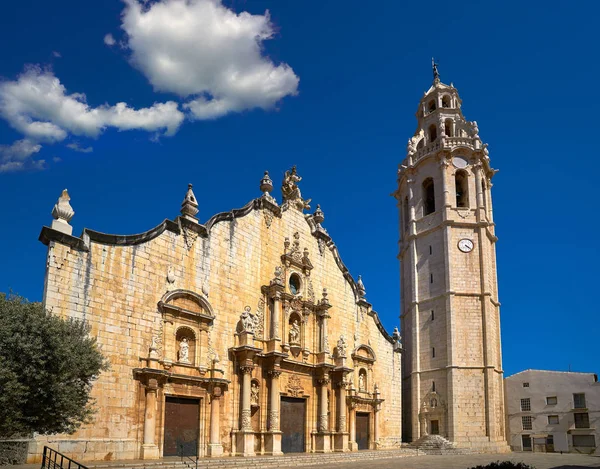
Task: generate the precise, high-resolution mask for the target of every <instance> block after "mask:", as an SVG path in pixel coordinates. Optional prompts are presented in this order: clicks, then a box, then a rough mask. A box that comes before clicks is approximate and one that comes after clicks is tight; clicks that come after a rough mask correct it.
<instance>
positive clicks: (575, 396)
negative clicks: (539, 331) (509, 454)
mask: <svg viewBox="0 0 600 469" xmlns="http://www.w3.org/2000/svg"><path fill="white" fill-rule="evenodd" d="M504 385H505V396H506V410H507V424H506V426H507V429H508V432H507V433H508V443H509V445H510V446H511V448H512V450H513V451H548V452H550V451H554V452H560V451H564V452H579V453H594V452H596V453H597V454H599V453H600V450H599V449H598V445H599V444H600V434H599V433H600V430H599V427H600V383H598V375H596V374H594V373H573V372H564V371H545V370H525V371H522V372H520V373H517V374H515V375H512V376H509V377H508V378H506V379H505V380H504Z"/></svg>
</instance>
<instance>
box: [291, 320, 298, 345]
mask: <svg viewBox="0 0 600 469" xmlns="http://www.w3.org/2000/svg"><path fill="white" fill-rule="evenodd" d="M299 343H300V323H299V322H298V320H297V319H294V322H293V323H292V328H291V329H290V344H299Z"/></svg>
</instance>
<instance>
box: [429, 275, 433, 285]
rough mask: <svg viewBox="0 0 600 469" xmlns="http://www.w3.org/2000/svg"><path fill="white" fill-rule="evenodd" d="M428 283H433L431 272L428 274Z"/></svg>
mask: <svg viewBox="0 0 600 469" xmlns="http://www.w3.org/2000/svg"><path fill="white" fill-rule="evenodd" d="M429 283H433V274H429Z"/></svg>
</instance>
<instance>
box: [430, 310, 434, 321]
mask: <svg viewBox="0 0 600 469" xmlns="http://www.w3.org/2000/svg"><path fill="white" fill-rule="evenodd" d="M434 319H435V313H434V312H433V310H431V320H432V321H433V320H434Z"/></svg>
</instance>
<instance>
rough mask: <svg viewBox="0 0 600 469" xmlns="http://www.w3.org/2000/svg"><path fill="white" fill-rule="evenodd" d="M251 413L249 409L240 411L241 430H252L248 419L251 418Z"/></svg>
mask: <svg viewBox="0 0 600 469" xmlns="http://www.w3.org/2000/svg"><path fill="white" fill-rule="evenodd" d="M251 414H252V411H251V410H250V409H243V410H242V430H252V424H251V422H250V419H251V417H252V415H251Z"/></svg>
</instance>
